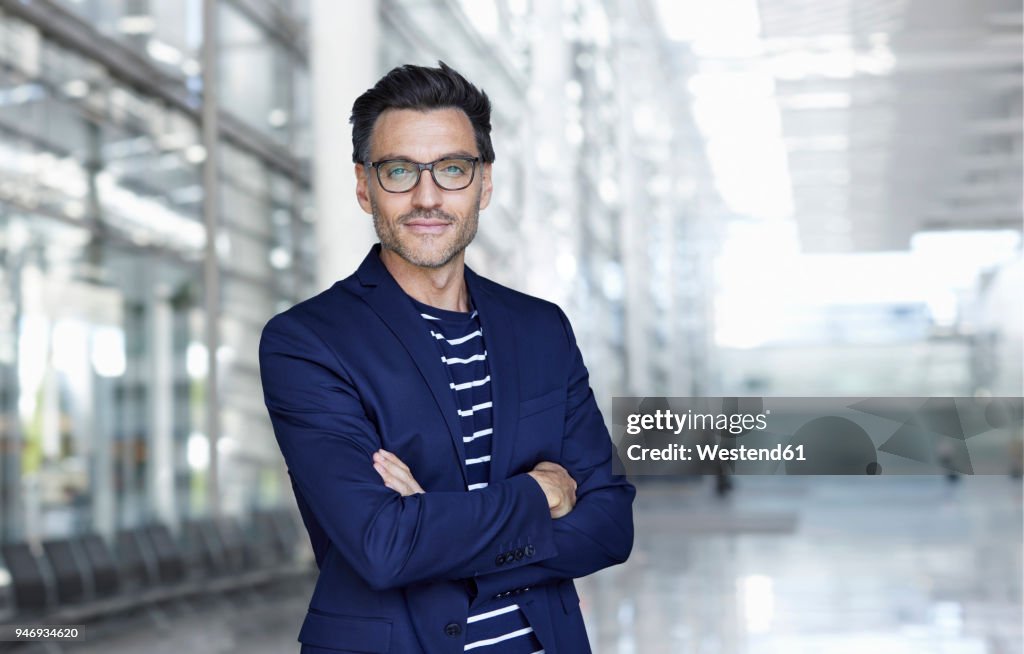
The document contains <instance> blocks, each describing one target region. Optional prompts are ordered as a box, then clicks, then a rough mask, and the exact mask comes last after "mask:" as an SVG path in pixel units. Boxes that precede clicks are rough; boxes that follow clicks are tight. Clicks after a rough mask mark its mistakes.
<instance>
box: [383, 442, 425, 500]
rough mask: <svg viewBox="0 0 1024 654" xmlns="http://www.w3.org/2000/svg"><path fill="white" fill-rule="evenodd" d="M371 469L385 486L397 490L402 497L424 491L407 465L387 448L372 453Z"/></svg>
mask: <svg viewBox="0 0 1024 654" xmlns="http://www.w3.org/2000/svg"><path fill="white" fill-rule="evenodd" d="M373 469H374V470H376V471H377V474H378V475H380V476H381V479H383V480H384V485H385V486H387V487H388V488H390V489H391V490H393V491H398V492H399V493H401V494H402V497H408V496H409V495H415V494H416V493H425V492H426V491H425V490H423V488H421V487H420V485H419V482H417V481H416V478H415V477H413V476H412V471H411V470H409V466H407V465H405V464H404V463H403V462H402V460H401V459H399V458H398V457H397V456H395V455H394V454H392V453H391V452H388V451H387V450H377V451H376V452H374V453H373Z"/></svg>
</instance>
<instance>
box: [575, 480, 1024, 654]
mask: <svg viewBox="0 0 1024 654" xmlns="http://www.w3.org/2000/svg"><path fill="white" fill-rule="evenodd" d="M636 526H637V537H636V545H635V548H634V552H633V556H632V558H631V559H630V561H629V562H628V563H627V564H626V565H624V566H620V567H619V568H616V569H612V570H608V571H605V572H603V573H601V574H600V575H595V576H593V577H591V578H588V579H585V580H583V581H582V582H580V589H581V596H582V597H583V600H582V601H583V604H584V610H585V616H586V617H587V620H588V624H589V625H590V633H591V639H592V641H593V642H594V644H595V651H597V652H601V653H602V654H610V653H615V654H633V653H643V654H658V653H661V652H673V653H674V652H687V653H691V652H692V653H694V654H697V653H699V654H733V653H738V652H750V653H756V654H774V653H776V652H778V653H782V652H785V653H786V654H801V653H805V652H806V653H812V652H813V653H819V652H828V653H830V654H831V653H838V654H844V653H846V652H850V653H853V652H857V653H861V652H872V653H875V654H890V653H892V654H895V653H907V654H910V653H914V654H917V653H921V652H942V653H944V654H981V653H983V652H984V653H992V654H997V653H998V654H1013V653H1020V652H1021V642H1022V633H1021V631H1022V630H1021V622H1022V620H1021V617H1022V615H1021V611H1022V608H1021V577H1022V566H1021V543H1022V525H1021V483H1020V482H1019V481H1012V480H1010V479H1008V478H1005V477H977V478H970V479H966V478H962V479H960V480H959V481H958V482H956V483H949V482H947V481H946V480H944V479H942V478H926V477H902V478H898V477H893V478H877V477H876V478H863V479H862V478H849V477H843V478H837V477H818V478H813V477H804V478H785V477H779V478H749V477H748V478H741V479H740V480H739V482H738V484H737V486H736V488H735V490H734V492H733V493H732V494H731V495H729V496H728V497H727V498H725V499H723V500H718V501H716V500H715V498H714V496H713V495H712V493H711V491H710V489H709V486H708V485H707V484H706V483H695V484H692V485H680V484H678V483H676V484H666V483H661V482H657V481H656V482H655V483H653V484H647V485H643V486H641V487H640V489H639V493H638V497H637V503H636Z"/></svg>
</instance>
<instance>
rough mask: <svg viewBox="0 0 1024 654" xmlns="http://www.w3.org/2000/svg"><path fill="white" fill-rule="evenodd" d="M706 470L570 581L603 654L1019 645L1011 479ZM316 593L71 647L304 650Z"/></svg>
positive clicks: (639, 515)
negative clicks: (302, 639) (718, 492)
mask: <svg viewBox="0 0 1024 654" xmlns="http://www.w3.org/2000/svg"><path fill="white" fill-rule="evenodd" d="M708 481H709V480H702V481H699V482H694V483H688V482H665V481H660V480H654V481H653V483H651V482H648V483H641V484H640V485H639V493H638V496H637V502H636V533H637V538H636V545H635V548H634V551H633V556H632V558H631V559H630V561H629V562H628V563H627V564H625V565H623V566H619V567H617V568H613V569H610V570H606V571H603V572H601V573H599V574H597V575H594V576H592V577H589V578H587V579H583V580H580V581H579V582H578V584H579V588H580V594H581V597H582V604H583V608H584V615H585V616H586V619H587V622H588V624H589V627H590V634H591V639H592V642H593V644H594V649H595V652H596V653H597V654H661V653H673V654H675V653H686V654H691V653H692V654H736V653H750V654H776V653H778V654H781V653H783V652H784V653H785V654H811V653H813V654H819V653H825V654H847V653H850V654H853V653H856V654H861V653H871V654H897V653H898V654H924V653H927V654H930V653H937V654H982V653H985V654H1021V649H1022V648H1021V642H1022V633H1021V617H1022V616H1021V576H1022V564H1021V550H1022V521H1021V495H1022V493H1021V488H1022V487H1021V483H1020V482H1019V481H1016V482H1015V481H1011V480H1009V479H1006V478H1003V477H978V478H970V479H967V478H965V479H961V480H960V481H959V482H958V483H956V484H949V483H947V482H946V481H945V480H943V479H940V478H926V477H903V478H898V477H893V478H885V477H872V478H863V479H860V478H849V477H846V478H834V477H832V478H828V477H818V478H814V477H803V478H797V477H789V478H786V477H777V478H776V477H773V478H751V477H746V478H742V479H740V480H739V483H738V484H737V487H736V489H735V492H734V493H733V494H732V495H730V496H728V497H727V498H725V499H718V498H716V497H715V496H714V495H713V493H712V491H711V486H710V484H709V483H708ZM308 597H309V589H308V588H307V587H306V586H304V585H302V584H299V585H292V586H290V587H288V588H282V589H277V590H275V591H272V592H266V593H263V594H261V595H256V594H251V593H250V594H245V595H243V596H241V597H240V598H238V599H237V600H232V601H228V600H223V599H221V600H212V601H208V602H206V603H205V604H203V605H198V606H197V605H191V606H189V605H183V606H180V607H177V610H176V611H174V612H172V613H169V614H166V615H152V616H146V617H140V618H137V619H136V620H134V621H132V622H131V623H126V624H119V625H115V626H114V627H113V628H110V629H108V630H107V631H108V633H107V635H105V636H103V637H102V638H97V639H93V642H91V643H89V644H87V645H85V646H83V647H77V648H74V649H71V648H69V649H66V650H65V651H66V652H74V654H98V653H101V652H102V653H104V654H122V653H128V652H131V653H135V652H145V653H146V654H165V653H166V654H171V653H175V654H181V653H186V654H208V653H210V654H212V653H217V654H220V653H229V652H230V653H235V652H245V653H247V654H264V653H268V654H269V653H271V652H274V653H280V652H297V651H298V643H297V642H296V640H295V636H296V634H297V633H298V629H299V625H300V624H301V621H302V617H303V614H304V612H305V606H306V601H307V600H308ZM40 651H42V650H40Z"/></svg>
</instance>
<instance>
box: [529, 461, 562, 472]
mask: <svg viewBox="0 0 1024 654" xmlns="http://www.w3.org/2000/svg"><path fill="white" fill-rule="evenodd" d="M533 469H534V470H548V471H550V472H564V473H566V474H569V473H568V471H566V469H565V468H563V467H562V466H560V465H558V464H557V463H554V462H552V461H541V462H540V463H538V464H537V465H535V466H533Z"/></svg>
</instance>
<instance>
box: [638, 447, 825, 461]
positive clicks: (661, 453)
mask: <svg viewBox="0 0 1024 654" xmlns="http://www.w3.org/2000/svg"><path fill="white" fill-rule="evenodd" d="M694 453H696V455H697V458H696V460H699V461H806V460H807V459H806V458H805V457H804V446H803V445H782V444H779V445H776V446H775V447H747V446H746V445H740V446H739V447H722V446H721V445H695V446H693V447H686V446H685V445H679V444H676V445H669V446H667V447H659V448H648V447H644V446H643V445H630V446H629V447H628V448H626V456H627V457H628V458H629V460H630V461H693V460H695V459H694Z"/></svg>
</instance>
